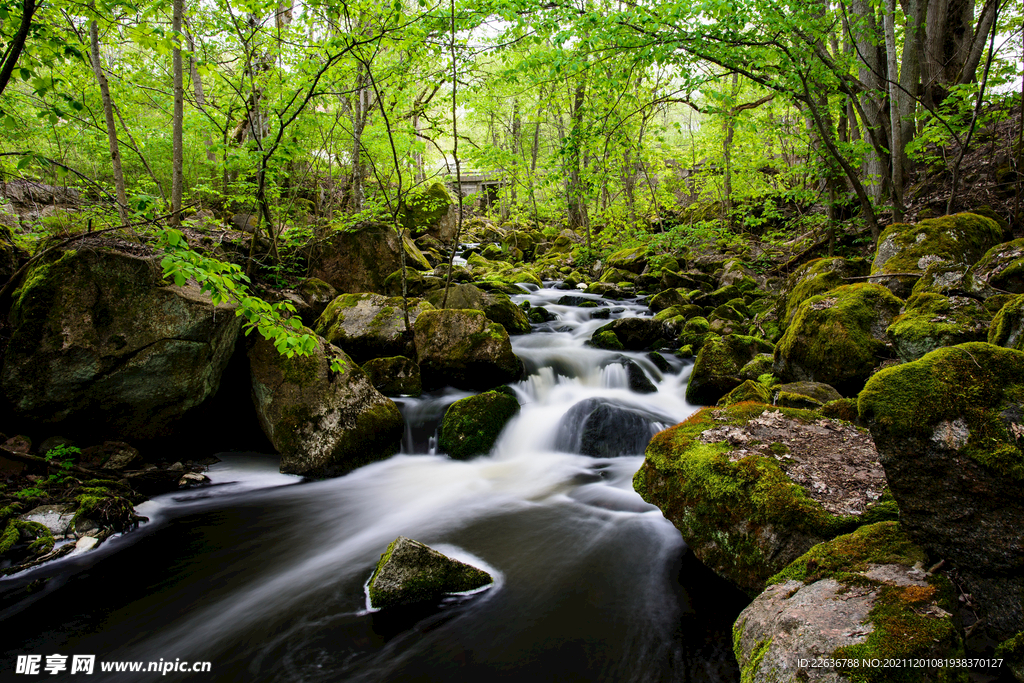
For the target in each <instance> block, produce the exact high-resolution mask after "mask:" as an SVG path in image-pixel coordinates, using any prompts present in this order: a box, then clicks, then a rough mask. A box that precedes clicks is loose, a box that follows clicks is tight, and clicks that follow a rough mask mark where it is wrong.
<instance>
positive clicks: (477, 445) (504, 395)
mask: <svg viewBox="0 0 1024 683" xmlns="http://www.w3.org/2000/svg"><path fill="white" fill-rule="evenodd" d="M502 389H503V390H504V391H502ZM518 414H519V401H518V400H517V399H516V397H515V393H514V392H513V391H512V390H511V389H508V387H500V389H499V390H492V391H486V392H484V393H482V394H477V395H476V396H470V397H468V398H463V399H460V400H458V401H456V402H455V403H453V404H451V405H450V406H449V407H448V410H446V411H445V413H444V420H443V421H442V422H441V436H440V439H439V440H438V445H439V446H440V447H441V450H443V451H444V452H445V453H447V454H448V455H450V456H451V457H452V458H454V459H456V460H466V459H467V458H471V457H473V456H474V455H484V454H486V453H490V452H491V449H492V448H494V442H495V441H497V440H498V435H499V434H501V430H503V429H504V428H505V425H506V424H508V421H509V420H511V419H512V418H513V417H515V416H516V415H518Z"/></svg>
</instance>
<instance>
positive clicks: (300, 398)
mask: <svg viewBox="0 0 1024 683" xmlns="http://www.w3.org/2000/svg"><path fill="white" fill-rule="evenodd" d="M335 359H338V360H341V361H342V363H343V367H342V369H341V371H340V372H335V371H334V370H332V369H331V367H330V366H331V361H332V360H335ZM249 368H250V373H251V376H252V398H253V403H254V404H255V406H256V414H257V415H258V417H259V420H260V426H261V427H263V431H264V433H265V434H266V435H267V438H268V439H270V443H271V444H273V446H274V448H275V449H276V450H277V452H278V453H280V454H281V471H282V472H287V473H292V474H302V475H305V476H314V477H329V476H335V475H339V474H344V473H345V472H348V471H349V470H351V469H353V468H355V467H358V466H359V465H362V464H365V463H367V462H371V461H373V460H380V459H383V458H387V457H389V456H391V455H393V454H394V453H395V452H396V451H397V450H398V446H399V444H400V443H401V440H402V435H403V434H404V433H405V420H404V419H403V418H402V414H401V413H400V412H399V411H398V407H397V406H396V405H395V404H394V403H392V402H391V401H389V400H388V399H386V398H384V396H382V395H381V394H380V392H378V391H377V390H376V389H374V388H373V385H372V384H371V383H370V379H369V378H368V377H367V376H366V373H364V372H363V371H362V370H361V369H360V368H359V366H358V365H356V364H355V362H353V361H352V359H351V358H348V357H347V356H346V355H345V352H344V351H342V350H341V349H339V348H337V347H335V346H331V345H330V344H328V343H327V342H325V341H324V340H323V339H319V338H318V339H317V345H316V349H315V350H314V352H313V353H312V354H310V355H308V356H298V355H296V356H292V357H291V358H288V357H286V356H283V355H281V354H280V353H278V351H277V349H276V348H274V344H273V342H271V341H268V340H266V339H259V340H257V341H256V343H255V344H253V346H252V348H251V349H250V350H249Z"/></svg>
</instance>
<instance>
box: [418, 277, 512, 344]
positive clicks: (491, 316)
mask: <svg viewBox="0 0 1024 683" xmlns="http://www.w3.org/2000/svg"><path fill="white" fill-rule="evenodd" d="M443 300H444V290H443V289H442V290H438V291H436V292H433V293H432V294H429V295H428V296H427V301H429V302H430V303H431V304H433V305H434V307H435V308H440V307H441V302H442V301H443ZM447 307H448V308H469V309H473V310H475V311H483V314H484V315H486V316H487V319H488V320H491V321H492V322H496V323H498V324H499V325H501V326H502V327H504V328H505V331H506V332H508V333H509V334H527V333H528V332H529V331H530V321H529V319H528V318H527V317H526V313H525V312H524V311H523V310H522V309H521V308H519V307H518V306H516V305H515V304H514V303H512V299H510V298H509V297H508V295H507V294H504V293H503V292H500V291H489V292H485V291H484V290H482V289H480V288H479V287H476V286H474V285H469V284H464V285H453V286H452V287H449V288H448V303H447Z"/></svg>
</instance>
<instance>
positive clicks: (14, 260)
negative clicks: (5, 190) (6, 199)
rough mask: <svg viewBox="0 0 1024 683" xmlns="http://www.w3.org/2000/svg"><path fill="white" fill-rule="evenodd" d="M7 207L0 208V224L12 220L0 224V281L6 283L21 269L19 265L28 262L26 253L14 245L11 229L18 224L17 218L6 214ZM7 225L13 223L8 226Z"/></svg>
mask: <svg viewBox="0 0 1024 683" xmlns="http://www.w3.org/2000/svg"><path fill="white" fill-rule="evenodd" d="M7 208H8V207H6V206H0V222H2V221H3V218H5V217H7V218H13V221H7V222H6V223H8V224H3V223H0V281H3V282H7V281H8V280H10V279H11V276H12V275H14V273H15V272H17V270H18V268H21V264H23V263H24V262H25V261H27V260H28V252H27V251H25V250H24V249H23V248H21V247H19V246H18V245H17V244H15V243H14V235H13V234H12V233H11V229H12V227H16V226H17V224H18V216H17V215H16V214H15V215H14V216H13V217H12V216H11V215H10V214H8V213H6V210H7ZM9 223H13V225H10V224H9Z"/></svg>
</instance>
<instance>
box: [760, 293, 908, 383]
mask: <svg viewBox="0 0 1024 683" xmlns="http://www.w3.org/2000/svg"><path fill="white" fill-rule="evenodd" d="M901 306H902V302H901V301H900V300H899V299H897V298H896V297H894V296H893V295H892V294H891V293H890V292H889V291H888V290H887V289H885V288H884V287H882V286H880V285H876V284H868V283H863V284H856V285H843V286H842V287H837V288H836V289H833V290H830V291H829V292H826V293H825V294H822V295H818V296H813V297H811V298H810V299H808V300H806V301H805V302H803V303H802V304H800V306H799V307H798V308H797V312H796V314H795V315H794V317H793V320H792V322H791V323H790V325H789V327H788V328H787V329H786V333H785V334H784V335H783V336H782V339H780V340H779V343H778V345H777V346H776V347H775V366H774V372H775V375H776V376H777V377H778V378H779V379H781V380H782V381H786V382H792V381H811V382H823V383H825V384H831V385H832V386H833V387H835V388H836V389H837V390H838V391H839V392H840V393H841V394H843V395H846V396H850V395H853V394H856V393H857V392H858V391H860V389H861V387H863V386H864V382H865V380H867V378H868V376H870V374H871V370H872V369H873V368H874V367H875V366H876V365H878V363H879V362H880V361H881V360H882V359H884V358H886V356H887V355H888V353H887V351H886V337H885V330H886V328H887V327H888V326H889V324H890V323H892V320H893V318H895V317H896V315H897V314H898V313H899V311H900V308H901Z"/></svg>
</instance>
